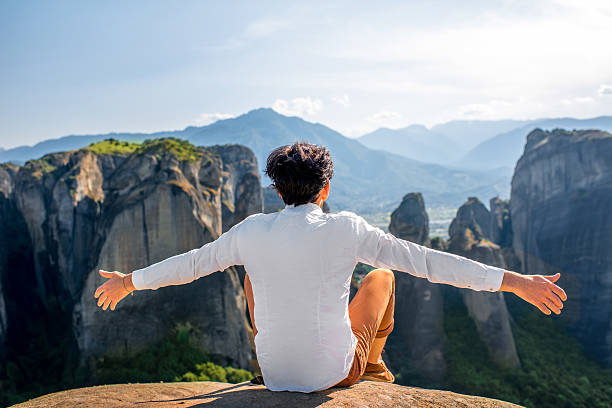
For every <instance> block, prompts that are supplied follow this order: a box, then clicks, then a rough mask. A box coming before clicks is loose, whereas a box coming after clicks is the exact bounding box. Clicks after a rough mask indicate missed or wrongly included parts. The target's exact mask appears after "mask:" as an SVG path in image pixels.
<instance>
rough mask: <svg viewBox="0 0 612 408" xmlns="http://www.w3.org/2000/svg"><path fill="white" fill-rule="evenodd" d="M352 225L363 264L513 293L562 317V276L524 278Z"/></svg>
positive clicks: (360, 221) (362, 222)
mask: <svg viewBox="0 0 612 408" xmlns="http://www.w3.org/2000/svg"><path fill="white" fill-rule="evenodd" d="M352 222H353V224H352V227H353V229H354V231H353V233H354V235H355V236H356V237H357V238H356V239H357V254H356V256H357V260H359V261H361V262H363V263H366V264H369V265H372V266H375V267H377V268H388V269H393V270H396V271H401V272H407V273H409V274H411V275H414V276H418V277H420V278H426V279H427V280H429V281H430V282H433V283H445V284H449V285H453V286H456V287H460V288H468V289H472V290H478V291H481V290H482V291H489V292H496V291H503V292H512V293H514V294H516V295H517V296H519V297H520V298H522V299H523V300H525V301H527V302H529V303H531V304H532V305H534V306H536V307H537V308H539V309H540V310H541V311H542V313H545V314H547V315H549V314H550V313H551V311H552V312H554V313H556V314H559V313H561V309H562V308H563V302H564V301H565V300H567V296H566V294H565V292H564V291H563V289H561V288H560V287H559V286H557V285H555V283H554V282H556V281H557V280H558V279H559V277H560V274H556V275H552V276H542V275H522V274H519V273H516V272H511V271H507V270H504V269H502V268H498V267H495V266H491V265H486V264H484V263H481V262H477V261H474V260H472V259H468V258H466V257H463V256H459V255H456V254H451V253H448V252H443V251H438V250H435V249H431V248H427V247H425V246H422V245H418V244H415V243H414V242H410V241H406V240H402V239H399V238H397V237H395V236H394V235H392V234H386V233H385V232H383V231H382V230H380V229H379V228H376V227H373V226H372V225H370V224H368V223H367V222H366V221H365V220H364V219H363V218H361V217H359V216H354V217H353V219H352Z"/></svg>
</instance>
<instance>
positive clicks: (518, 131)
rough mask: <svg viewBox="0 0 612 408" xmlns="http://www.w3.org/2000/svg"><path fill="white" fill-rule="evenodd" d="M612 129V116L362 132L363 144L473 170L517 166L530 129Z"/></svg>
mask: <svg viewBox="0 0 612 408" xmlns="http://www.w3.org/2000/svg"><path fill="white" fill-rule="evenodd" d="M536 128H540V129H543V130H553V129H556V128H563V129H569V130H572V129H574V130H586V129H600V130H605V131H611V130H612V116H600V117H596V118H590V119H574V118H544V119H535V120H523V121H519V120H491V121H477V120H474V121H472V120H458V121H451V122H447V123H443V124H440V125H436V126H433V127H432V128H431V129H428V128H426V127H425V126H423V125H410V126H407V127H404V128H400V129H386V128H381V129H378V130H375V131H374V132H371V133H368V134H365V135H363V136H361V137H359V138H358V139H357V140H359V141H360V142H361V143H363V144H364V145H366V146H368V147H370V148H372V149H380V150H385V151H388V152H393V153H397V154H401V155H402V156H405V157H408V158H413V159H417V160H423V161H428V162H431V163H437V164H441V165H445V166H453V167H459V168H464V169H465V168H469V169H494V168H498V167H509V168H514V166H515V164H516V162H517V160H518V159H519V157H520V156H521V154H522V152H523V147H524V146H525V138H526V136H527V135H528V134H529V132H531V131H532V130H534V129H536Z"/></svg>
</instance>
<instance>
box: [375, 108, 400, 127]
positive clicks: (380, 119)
mask: <svg viewBox="0 0 612 408" xmlns="http://www.w3.org/2000/svg"><path fill="white" fill-rule="evenodd" d="M401 117H402V115H400V114H399V113H397V112H391V111H382V112H377V113H375V114H373V115H371V116H369V117H368V120H369V121H370V122H374V123H378V124H381V125H383V124H388V123H390V122H393V121H396V120H398V119H399V118H401Z"/></svg>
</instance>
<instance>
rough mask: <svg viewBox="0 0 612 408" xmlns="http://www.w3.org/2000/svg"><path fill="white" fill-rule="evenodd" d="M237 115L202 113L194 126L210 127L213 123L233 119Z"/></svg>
mask: <svg viewBox="0 0 612 408" xmlns="http://www.w3.org/2000/svg"><path fill="white" fill-rule="evenodd" d="M234 116H236V115H231V114H229V113H218V112H215V113H202V114H201V115H200V116H198V117H197V119H196V120H195V121H194V124H195V125H196V126H204V125H208V124H211V123H214V122H216V121H218V120H222V119H230V118H233V117H234Z"/></svg>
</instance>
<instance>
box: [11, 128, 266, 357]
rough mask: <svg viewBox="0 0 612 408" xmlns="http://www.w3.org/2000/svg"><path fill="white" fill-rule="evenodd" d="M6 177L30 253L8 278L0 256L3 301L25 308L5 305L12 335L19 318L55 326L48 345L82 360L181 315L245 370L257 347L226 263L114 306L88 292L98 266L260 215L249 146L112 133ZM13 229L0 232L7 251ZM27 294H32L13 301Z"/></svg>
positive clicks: (141, 343)
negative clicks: (6, 290) (135, 140)
mask: <svg viewBox="0 0 612 408" xmlns="http://www.w3.org/2000/svg"><path fill="white" fill-rule="evenodd" d="M3 169H6V166H5V167H3ZM13 172H14V173H15V174H14V175H13V176H12V179H13V180H14V188H13V190H12V192H10V195H11V198H10V199H9V203H14V211H13V216H14V217H13V219H12V220H10V221H11V222H10V224H11V227H12V228H13V230H15V229H18V228H22V230H21V231H19V236H21V237H22V239H23V240H24V241H27V242H24V243H23V244H24V245H23V246H24V247H23V248H21V251H22V252H23V253H26V254H27V253H28V251H29V253H30V260H28V259H27V258H28V257H27V256H25V257H22V260H21V263H22V264H21V265H19V266H20V268H19V271H20V273H22V274H23V275H24V276H21V277H19V276H12V277H11V274H10V273H9V271H8V270H7V268H6V262H5V263H4V264H3V263H0V276H2V278H3V279H2V282H3V283H5V284H6V282H9V283H10V284H11V285H12V286H13V287H12V288H11V291H10V293H11V294H12V296H13V298H11V299H10V302H7V303H14V304H15V305H18V306H20V307H21V306H22V304H24V303H28V302H30V301H31V302H32V303H33V305H28V304H24V305H23V309H20V308H18V307H15V308H12V309H11V308H8V309H7V312H8V313H7V321H8V337H9V339H11V338H13V339H15V340H16V339H18V336H13V335H12V334H11V333H13V332H14V333H19V332H20V330H21V331H23V329H20V327H21V325H22V322H24V321H33V322H38V324H39V325H44V322H52V325H53V327H54V328H53V331H56V332H58V333H56V334H57V336H55V337H53V336H50V339H49V342H51V343H53V341H54V339H56V340H57V339H60V338H61V339H64V340H62V341H64V343H65V344H62V345H60V344H57V345H55V346H57V347H64V348H65V353H66V358H67V359H70V358H74V356H75V355H76V356H78V357H77V359H78V360H79V361H81V362H86V361H94V360H91V359H90V357H91V358H94V357H97V356H102V355H125V354H131V353H134V352H137V351H140V350H142V349H143V348H146V347H147V346H149V345H152V344H154V343H156V342H157V341H159V340H160V339H161V338H163V336H164V335H166V334H167V333H168V332H169V331H170V330H171V329H172V327H173V326H172V325H173V324H175V323H177V322H180V323H184V322H189V323H191V324H192V325H193V326H194V327H195V329H196V336H197V339H198V344H199V345H200V346H201V347H202V348H203V349H205V350H206V351H208V352H210V353H212V354H213V355H215V356H217V357H218V358H219V359H220V361H221V362H224V363H226V364H231V365H234V366H237V367H242V368H250V366H249V362H250V360H251V359H252V358H253V355H254V353H253V350H252V348H251V346H250V345H249V340H248V336H249V330H250V329H249V326H248V323H247V320H246V318H245V313H246V312H245V301H244V294H243V292H242V290H241V287H240V281H239V277H238V273H237V272H236V270H235V269H234V268H230V269H228V270H226V271H225V272H222V273H214V274H212V275H210V276H207V277H205V278H202V279H200V280H198V281H196V282H193V283H191V284H189V285H186V286H182V287H167V288H161V289H159V290H157V291H143V292H138V293H137V294H135V295H134V296H129V297H128V298H126V299H125V300H123V301H122V303H120V304H119V306H118V307H117V309H116V310H115V311H114V312H110V311H102V310H101V309H99V308H98V307H97V306H96V301H95V299H94V298H93V293H94V291H95V288H96V287H97V286H98V285H100V284H101V283H102V282H103V280H104V279H102V278H101V277H100V276H99V274H98V273H97V270H98V269H100V268H101V269H106V270H118V271H122V272H130V271H133V270H135V269H138V268H142V267H144V266H147V265H150V264H152V263H155V262H158V261H160V260H162V259H165V258H167V257H169V256H172V255H175V254H178V253H182V252H185V251H187V250H190V249H193V248H196V247H199V246H202V245H203V244H205V243H207V242H210V241H212V240H214V239H215V238H217V237H218V236H219V235H220V234H221V233H222V231H223V230H224V229H227V228H229V227H230V226H231V225H233V224H235V223H236V222H238V221H240V220H241V219H242V218H244V217H246V216H248V215H250V214H252V213H255V212H261V210H262V197H261V188H260V186H259V178H258V174H257V164H256V161H255V157H254V155H253V153H252V152H251V151H250V150H248V149H246V148H244V147H241V146H216V147H213V148H196V147H194V146H192V145H190V144H188V143H186V142H183V141H179V140H177V139H158V140H154V141H145V142H144V143H143V144H142V145H136V144H128V143H124V142H116V141H113V140H110V141H105V142H101V143H98V144H94V145H92V146H89V147H87V148H84V149H80V150H75V151H70V152H63V153H54V154H50V155H47V156H44V157H43V158H41V159H39V160H33V161H30V162H28V163H26V164H25V165H24V166H23V167H21V168H19V169H18V170H13ZM5 173H7V171H6V170H4V173H2V170H0V186H2V187H0V188H2V190H1V191H3V193H0V201H2V200H3V198H2V197H3V194H4V196H6V193H4V191H7V189H6V187H5V186H6V185H7V181H6V180H9V179H10V178H7V176H6V174H5ZM0 207H2V202H0ZM5 207H6V206H5ZM2 209H4V207H2ZM0 216H2V215H1V214H0ZM20 222H21V224H19V223H20ZM9 232H10V231H8V230H4V229H3V230H2V231H1V232H0V237H1V239H2V243H4V245H3V246H4V248H6V245H7V244H6V242H7V241H10V240H11V236H8V235H7V234H8V233H9ZM13 246H15V244H13ZM13 249H14V248H13ZM0 254H1V252H0ZM0 262H2V257H1V256H0ZM29 264H31V265H30V266H29ZM12 272H13V275H15V274H14V272H15V270H14V269H13V270H12ZM7 276H8V277H7ZM28 285H30V286H31V287H33V288H34V289H31V288H30V289H28ZM24 291H25V294H26V295H32V296H33V298H32V299H30V298H26V299H18V296H23V294H24ZM11 310H12V311H11ZM22 334H23V335H25V333H22ZM65 339H68V340H65ZM57 341H59V340H57ZM12 343H14V341H13V342H12ZM51 346H53V344H51ZM11 347H19V346H18V345H16V344H12V345H11Z"/></svg>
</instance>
